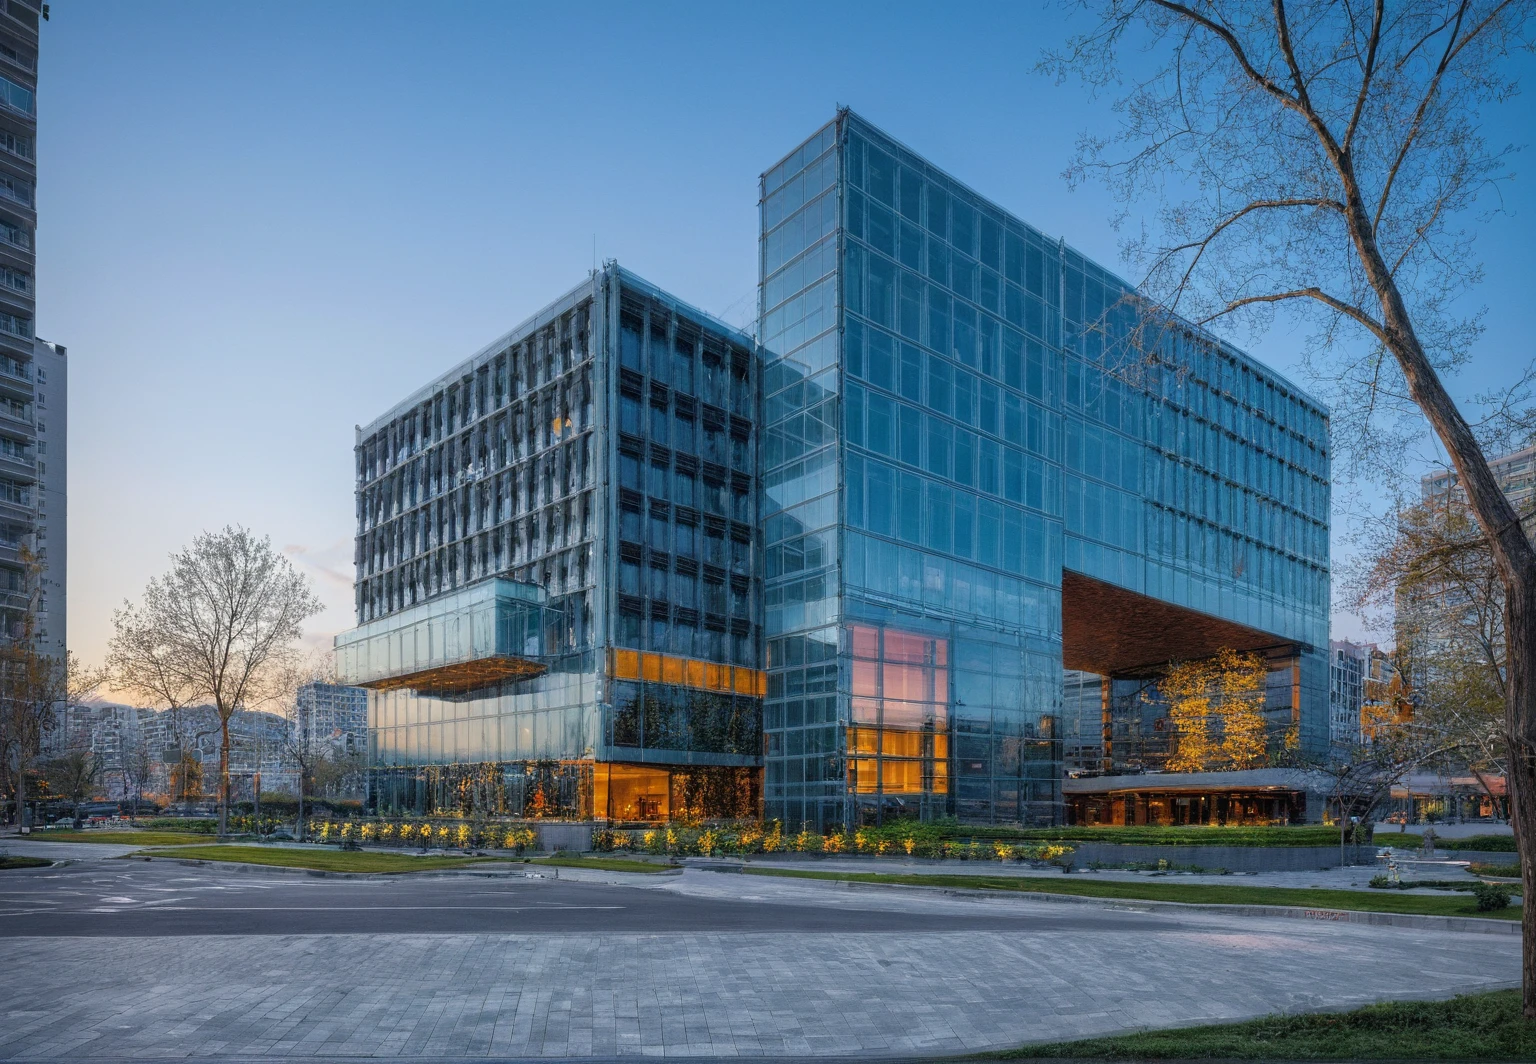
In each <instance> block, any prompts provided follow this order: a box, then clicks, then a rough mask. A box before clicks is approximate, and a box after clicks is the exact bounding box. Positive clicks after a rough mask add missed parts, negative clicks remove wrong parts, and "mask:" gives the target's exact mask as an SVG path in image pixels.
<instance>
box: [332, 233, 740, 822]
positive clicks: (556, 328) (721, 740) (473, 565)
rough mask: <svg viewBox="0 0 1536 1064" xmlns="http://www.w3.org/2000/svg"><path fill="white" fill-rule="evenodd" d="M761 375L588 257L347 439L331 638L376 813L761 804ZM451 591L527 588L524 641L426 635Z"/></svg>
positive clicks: (709, 808) (658, 298)
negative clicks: (550, 292)
mask: <svg viewBox="0 0 1536 1064" xmlns="http://www.w3.org/2000/svg"><path fill="white" fill-rule="evenodd" d="M757 372H758V362H757V359H756V355H755V348H754V345H753V343H752V341H751V339H750V338H748V337H746V336H745V335H743V334H741V333H740V332H738V331H737V330H734V329H732V328H730V327H729V326H727V325H725V324H724V323H721V322H719V321H716V320H715V319H712V318H710V317H709V316H708V315H705V314H703V313H702V312H700V311H697V310H694V309H693V308H691V307H689V306H687V305H686V304H684V303H682V302H680V301H678V300H676V299H674V298H672V297H671V296H668V295H667V294H666V293H664V292H662V291H661V290H660V289H657V288H655V287H654V286H652V285H650V284H648V283H646V282H644V281H642V280H641V279H639V278H638V277H636V276H634V275H633V274H631V273H629V272H628V271H625V270H622V269H621V268H619V267H618V266H617V265H614V264H609V265H608V266H606V267H605V268H604V269H603V270H602V271H597V272H594V274H593V275H592V277H591V278H590V279H589V280H588V281H587V282H586V283H583V284H582V285H580V286H578V287H577V288H576V289H574V290H572V291H571V292H569V293H567V295H565V296H564V297H562V298H561V299H559V300H557V301H556V302H555V303H553V304H551V305H550V306H549V307H547V308H546V309H545V310H543V311H541V312H540V313H539V314H538V315H536V316H535V317H534V318H532V319H530V320H529V321H528V322H526V323H524V324H523V325H522V326H519V327H518V328H517V329H515V330H513V331H512V332H511V333H508V334H507V335H506V336H504V337H502V338H501V339H500V340H498V341H496V342H495V343H493V344H491V345H489V346H488V347H487V348H485V349H484V350H482V351H481V352H480V353H479V354H477V355H475V356H474V357H473V358H471V359H470V360H469V361H467V362H465V363H464V364H462V365H461V366H459V367H457V368H455V369H454V370H452V371H450V372H449V373H447V374H445V375H444V376H443V377H441V378H440V379H439V380H437V381H436V382H434V383H433V384H431V385H429V386H428V387H427V388H425V389H423V390H422V391H421V392H418V393H417V394H416V395H414V396H412V397H411V398H409V399H407V400H406V401H405V402H403V403H402V404H400V405H399V406H397V407H396V408H395V409H394V410H392V411H391V412H390V413H388V414H386V415H385V416H384V417H383V418H381V419H379V420H378V421H376V422H374V423H373V424H372V425H370V426H368V427H367V428H366V429H361V430H359V435H358V444H357V451H356V453H357V477H358V492H357V500H358V508H357V516H358V536H357V557H356V565H357V583H356V597H357V620H358V626H359V627H358V629H356V630H354V632H351V633H344V634H343V635H342V636H340V637H338V640H337V645H338V649H341V650H346V651H348V653H344V654H341V655H339V662H340V664H341V665H342V667H343V669H344V670H345V669H346V668H347V663H348V662H349V661H351V660H352V659H353V658H356V659H357V660H358V661H359V662H362V663H363V664H366V666H367V667H366V668H363V665H362V664H360V665H359V666H358V670H357V671H358V675H356V676H352V675H346V676H344V677H343V678H344V680H346V681H348V682H357V683H361V684H363V685H365V686H369V687H371V688H373V689H372V690H370V692H369V695H368V730H369V745H370V759H371V763H372V765H373V766H374V768H373V770H372V776H373V779H372V786H371V787H370V800H371V801H372V802H373V803H374V804H375V805H376V806H377V807H378V808H379V809H380V811H389V812H401V813H463V814H467V813H471V812H482V813H487V814H502V815H510V816H568V817H583V818H585V817H596V818H600V819H601V818H609V819H617V820H645V819H661V818H665V817H668V816H671V815H676V814H679V813H682V812H684V811H688V812H694V813H710V814H717V815H744V814H751V813H755V812H756V809H757V801H758V787H759V775H760V769H759V765H760V752H761V705H762V692H763V688H764V679H763V674H762V671H761V670H760V668H758V663H759V660H760V656H761V621H760V610H761V603H762V598H761V591H760V573H759V568H758V566H759V564H760V558H761V551H760V540H759V537H758V535H757V528H758V524H757V513H756V504H755V498H756V489H757V485H756V482H755V468H754V461H753V459H754V456H755V454H756V448H757V442H758V441H757V437H756V424H757V406H756V399H755V396H756V394H757V387H758V380H757ZM514 592H515V593H516V594H514ZM465 596H468V597H469V598H470V599H473V600H474V601H475V602H480V601H481V600H482V599H484V600H485V601H486V602H490V603H492V604H493V605H496V604H498V603H500V602H501V600H503V599H505V600H507V602H508V603H511V604H512V605H513V606H515V605H516V601H514V600H517V601H521V600H522V599H527V600H528V605H527V607H526V609H524V607H518V608H519V609H524V612H526V611H527V610H536V611H537V613H538V615H539V618H540V622H539V624H538V625H537V628H538V631H537V632H534V631H533V630H532V629H530V628H528V626H527V625H526V624H523V625H522V627H520V628H519V629H518V631H519V633H520V634H519V636H518V638H517V640H515V642H516V644H517V645H516V647H514V648H512V649H511V650H508V648H507V647H504V646H502V645H501V644H502V643H503V642H506V640H503V639H501V637H500V635H499V632H500V629H499V628H498V629H497V632H498V635H497V637H496V638H494V639H492V638H490V637H489V636H487V637H486V638H485V639H483V640H480V641H478V642H477V641H476V640H474V639H460V640H459V641H458V642H456V643H454V644H453V645H452V646H449V645H448V643H447V642H443V643H442V645H441V646H440V645H439V639H440V634H439V633H438V632H437V631H436V629H434V628H432V626H431V624H430V623H427V622H430V621H431V619H432V617H431V616H428V615H429V614H431V615H432V616H435V614H434V613H433V604H435V603H439V602H443V601H446V600H449V599H455V598H464V597H465ZM496 608H497V609H502V607H501V606H500V605H496ZM511 608H512V607H511V606H508V607H507V609H511ZM424 611H425V612H424ZM503 612H506V610H503ZM519 617H521V614H519ZM423 618H425V621H424V620H423ZM439 627H441V626H439ZM406 628H411V629H412V630H411V631H410V632H409V633H407V632H406ZM396 629H398V632H397V631H396ZM416 629H420V631H416ZM524 629H527V630H526V631H525V630H524ZM397 637H398V638H397ZM441 638H442V639H446V636H442V637H441ZM396 643H399V644H400V646H401V647H405V646H406V644H407V643H409V647H408V648H407V649H411V653H410V654H406V653H405V652H404V651H403V650H402V651H398V652H397V651H396V650H395V649H393V648H394V646H395V644H396ZM481 643H484V644H485V646H484V647H481V646H480V644H481ZM460 644H462V645H460ZM374 646H378V647H381V648H383V650H382V651H381V652H379V653H376V652H373V651H372V650H370V652H369V653H368V654H362V653H361V651H360V648H364V647H374ZM509 646H510V644H509ZM354 651H357V652H354ZM381 654H382V656H381ZM391 655H393V656H397V657H399V658H400V661H399V663H398V665H399V667H398V668H394V669H391V668H389V667H385V668H384V672H393V673H398V674H399V675H389V676H386V675H382V674H380V672H379V670H380V668H381V665H380V662H381V661H382V662H386V663H387V662H388V661H389V660H392V659H391ZM364 659H366V661H365V660H364ZM407 659H408V660H407ZM512 665H516V668H513V667H511V666H512ZM364 673H366V675H364Z"/></svg>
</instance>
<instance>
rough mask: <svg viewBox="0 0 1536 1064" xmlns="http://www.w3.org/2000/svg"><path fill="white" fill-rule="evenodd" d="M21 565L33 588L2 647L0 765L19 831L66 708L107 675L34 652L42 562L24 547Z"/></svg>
mask: <svg viewBox="0 0 1536 1064" xmlns="http://www.w3.org/2000/svg"><path fill="white" fill-rule="evenodd" d="M21 562H22V566H23V568H24V571H25V573H26V582H27V585H28V587H29V588H31V589H33V593H32V594H31V605H30V606H29V608H28V609H27V611H26V612H25V614H24V615H23V617H22V623H21V626H20V629H19V630H18V631H17V632H15V633H14V635H13V638H11V639H9V640H5V641H3V642H0V766H3V767H4V768H5V769H6V771H7V772H8V773H9V774H11V788H12V791H13V793H14V796H15V803H16V804H15V813H16V823H17V825H18V826H21V825H25V824H26V805H27V773H29V772H30V771H32V766H33V765H34V763H35V762H36V761H37V759H38V758H39V757H40V756H41V755H42V752H43V749H44V747H45V745H46V744H47V741H48V738H49V736H50V735H51V734H52V733H53V732H54V731H55V730H56V729H57V728H58V727H59V726H60V725H61V724H62V723H63V719H62V718H63V711H64V707H65V706H66V705H73V704H74V703H76V702H81V701H84V700H85V699H87V698H89V697H90V696H91V695H92V694H93V693H95V691H96V688H97V687H99V686H100V685H101V682H102V679H103V678H104V676H105V670H101V669H91V668H87V667H86V666H85V665H84V664H82V663H81V661H80V660H79V659H78V658H77V657H75V655H74V654H73V653H72V652H66V653H65V655H64V658H63V659H62V660H60V659H59V658H56V657H52V656H50V655H47V654H44V653H42V652H41V651H40V650H39V649H38V647H37V639H36V636H37V596H36V593H35V592H36V588H37V587H38V585H39V581H40V578H41V574H42V561H41V559H40V558H39V557H38V556H37V555H36V554H34V553H33V552H32V550H31V548H30V547H25V546H24V547H22V549H21Z"/></svg>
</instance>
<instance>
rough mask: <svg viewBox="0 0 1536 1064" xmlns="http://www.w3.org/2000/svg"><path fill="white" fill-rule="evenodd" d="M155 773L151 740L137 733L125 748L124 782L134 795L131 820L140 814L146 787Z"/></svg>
mask: <svg viewBox="0 0 1536 1064" xmlns="http://www.w3.org/2000/svg"><path fill="white" fill-rule="evenodd" d="M154 774H155V755H154V754H153V753H152V752H151V751H150V749H149V741H148V740H147V739H145V738H144V737H143V736H142V735H135V736H134V737H133V738H132V739H131V740H130V741H129V743H128V744H127V745H126V746H125V747H124V748H123V783H124V784H125V785H126V788H127V790H128V792H129V793H130V794H132V795H133V812H132V813H131V814H130V815H129V819H130V820H137V819H138V816H139V803H140V802H141V801H142V800H143V798H144V788H145V787H147V786H149V781H150V778H151V777H152V776H153V775H154Z"/></svg>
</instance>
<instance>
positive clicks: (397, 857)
mask: <svg viewBox="0 0 1536 1064" xmlns="http://www.w3.org/2000/svg"><path fill="white" fill-rule="evenodd" d="M145 856H149V857H176V858H191V859H193V860H198V861H235V862H239V863H241V864H258V865H274V866H276V867H279V868H314V869H318V870H320V871H323V872H432V871H439V870H441V869H444V868H463V867H465V866H466V865H472V864H484V863H486V862H491V861H498V860H500V858H496V857H448V856H441V857H412V856H410V855H408V854H403V853H377V852H373V851H369V850H350V851H349V850H301V849H296V848H295V849H290V848H287V847H281V846H238V845H219V844H215V845H212V846H178V847H176V848H174V849H169V850H148V851H146V853H145Z"/></svg>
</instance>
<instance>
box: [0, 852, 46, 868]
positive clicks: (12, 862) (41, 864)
mask: <svg viewBox="0 0 1536 1064" xmlns="http://www.w3.org/2000/svg"><path fill="white" fill-rule="evenodd" d="M51 864H53V862H52V861H50V860H48V859H47V858H44V857H17V856H15V855H14V854H8V853H0V870H4V869H8V868H46V867H47V866H48V865H51Z"/></svg>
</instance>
